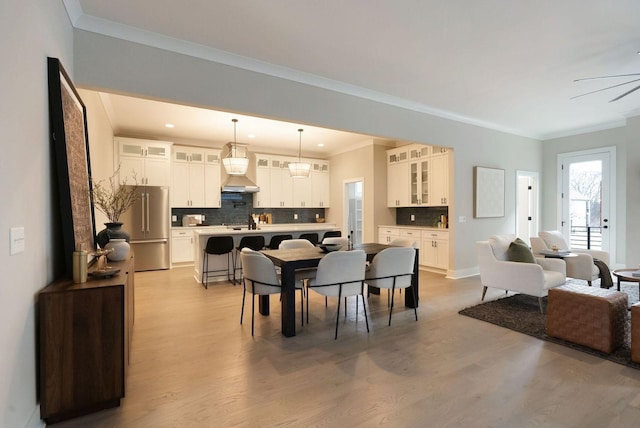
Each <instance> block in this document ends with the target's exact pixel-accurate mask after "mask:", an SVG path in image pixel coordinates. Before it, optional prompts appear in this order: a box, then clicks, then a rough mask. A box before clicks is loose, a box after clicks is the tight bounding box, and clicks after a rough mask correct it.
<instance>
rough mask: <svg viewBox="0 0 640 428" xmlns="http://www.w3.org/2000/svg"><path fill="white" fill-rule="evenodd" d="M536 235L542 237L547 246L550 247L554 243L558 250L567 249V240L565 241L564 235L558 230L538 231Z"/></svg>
mask: <svg viewBox="0 0 640 428" xmlns="http://www.w3.org/2000/svg"><path fill="white" fill-rule="evenodd" d="M538 236H539V237H540V238H542V240H543V241H544V243H545V244H546V245H547V247H548V248H552V247H553V246H554V245H555V246H556V247H558V250H568V249H569V245H567V241H565V239H564V236H563V235H562V233H561V232H560V231H559V230H549V231H542V232H539V233H538Z"/></svg>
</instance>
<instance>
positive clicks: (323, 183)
mask: <svg viewBox="0 0 640 428" xmlns="http://www.w3.org/2000/svg"><path fill="white" fill-rule="evenodd" d="M297 160H298V158H294V157H287V156H278V155H266V154H256V184H257V185H258V186H259V187H260V191H259V192H257V193H255V194H254V196H253V206H254V207H256V208H326V207H328V206H329V200H330V190H329V188H330V177H329V161H324V160H319V159H302V161H303V162H309V163H310V164H311V172H310V174H309V177H308V178H291V174H290V172H289V163H290V162H296V161H297Z"/></svg>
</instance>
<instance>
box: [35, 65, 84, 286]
mask: <svg viewBox="0 0 640 428" xmlns="http://www.w3.org/2000/svg"><path fill="white" fill-rule="evenodd" d="M47 66H48V67H47V68H48V75H49V122H50V139H51V145H52V153H53V155H54V156H55V164H56V175H57V179H58V191H59V204H60V216H61V228H62V241H63V246H64V261H65V272H66V274H67V275H69V276H71V275H72V272H73V251H74V249H76V248H78V249H84V250H85V251H89V252H92V251H93V250H95V249H96V244H95V235H96V227H95V221H94V209H93V201H92V197H91V162H90V159H89V138H88V133H87V114H86V108H85V106H84V103H83V102H82V100H81V99H80V96H79V95H78V92H77V91H76V88H75V87H74V86H73V83H72V82H71V79H69V76H68V75H67V73H66V71H65V70H64V68H63V67H62V64H60V61H59V60H58V59H57V58H48V62H47Z"/></svg>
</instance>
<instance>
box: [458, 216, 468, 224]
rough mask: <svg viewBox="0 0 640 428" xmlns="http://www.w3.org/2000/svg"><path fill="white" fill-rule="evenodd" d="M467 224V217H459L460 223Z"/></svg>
mask: <svg viewBox="0 0 640 428" xmlns="http://www.w3.org/2000/svg"><path fill="white" fill-rule="evenodd" d="M466 222H467V217H466V216H463V215H461V216H460V217H458V223H466Z"/></svg>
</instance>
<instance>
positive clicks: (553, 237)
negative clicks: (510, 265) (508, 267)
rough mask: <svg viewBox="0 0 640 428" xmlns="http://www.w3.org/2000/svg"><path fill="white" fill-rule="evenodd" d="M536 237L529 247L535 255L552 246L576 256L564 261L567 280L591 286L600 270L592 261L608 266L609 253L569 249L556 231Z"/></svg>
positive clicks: (598, 275)
mask: <svg viewBox="0 0 640 428" xmlns="http://www.w3.org/2000/svg"><path fill="white" fill-rule="evenodd" d="M538 236H539V237H538V238H536V237H532V238H531V247H532V249H533V252H534V253H535V254H537V253H539V252H540V251H541V250H550V249H551V247H552V246H554V245H555V246H556V247H558V250H570V251H571V252H572V253H574V254H577V257H568V258H566V259H564V261H565V262H566V264H567V276H568V277H569V278H575V279H582V280H585V281H587V282H588V283H589V285H591V281H594V280H596V279H598V278H599V277H600V270H599V269H598V267H597V266H596V265H595V264H594V263H593V259H594V258H595V259H600V260H602V261H603V262H604V263H605V264H606V265H607V266H609V253H607V252H606V251H599V250H580V249H575V248H569V246H568V245H567V241H565V239H564V236H563V235H562V233H561V232H560V231H558V230H551V231H544V232H540V233H538Z"/></svg>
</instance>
